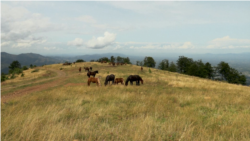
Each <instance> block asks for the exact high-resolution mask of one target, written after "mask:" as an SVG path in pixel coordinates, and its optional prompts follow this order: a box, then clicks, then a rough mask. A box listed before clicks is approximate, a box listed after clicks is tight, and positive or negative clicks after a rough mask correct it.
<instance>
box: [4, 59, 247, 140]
mask: <svg viewBox="0 0 250 141" xmlns="http://www.w3.org/2000/svg"><path fill="white" fill-rule="evenodd" d="M90 66H92V67H93V70H98V71H99V73H98V74H97V75H96V77H98V78H100V79H101V83H102V86H101V87H97V86H96V84H93V83H92V84H91V85H90V86H87V79H88V77H87V75H86V73H87V72H84V70H82V72H81V73H80V72H79V71H78V68H79V67H90ZM35 69H36V70H37V71H34V70H35ZM109 74H114V75H115V76H116V78H118V77H122V78H124V79H125V80H126V78H127V77H128V76H129V75H131V74H138V75H140V76H141V77H142V79H143V80H144V84H143V85H140V86H136V85H135V84H134V85H133V86H131V85H130V84H129V85H128V86H124V85H121V84H119V85H112V86H111V85H109V86H104V85H103V84H104V80H105V77H106V76H107V75H109ZM1 88H2V89H1V97H2V102H1V112H2V113H1V119H2V125H1V126H2V127H1V129H2V130H1V135H2V138H1V139H2V140H74V139H75V140H168V141H175V140H185V141H193V140H199V141H200V140H250V135H249V130H250V121H249V119H250V108H249V100H250V87H247V86H242V85H234V84H229V83H225V82H219V81H213V80H209V79H202V78H198V77H192V76H188V75H183V74H179V73H172V72H168V71H162V70H157V69H154V68H151V73H150V72H149V68H144V70H143V71H141V70H140V66H135V65H126V66H115V67H113V66H109V65H108V64H101V63H98V62H84V63H76V64H75V65H72V66H63V65H62V64H53V65H45V66H43V67H37V68H34V69H29V70H26V71H24V77H20V76H17V77H16V78H15V79H11V80H7V81H6V82H3V83H1Z"/></svg>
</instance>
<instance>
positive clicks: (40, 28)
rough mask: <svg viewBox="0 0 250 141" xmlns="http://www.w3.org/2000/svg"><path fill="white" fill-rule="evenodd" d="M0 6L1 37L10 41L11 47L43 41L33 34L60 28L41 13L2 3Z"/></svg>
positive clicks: (28, 45)
mask: <svg viewBox="0 0 250 141" xmlns="http://www.w3.org/2000/svg"><path fill="white" fill-rule="evenodd" d="M1 7H2V17H1V20H2V22H1V23H2V32H1V39H2V41H4V42H10V43H12V44H13V46H12V47H30V46H31V45H34V44H41V43H44V42H45V40H43V39H38V38H36V37H35V34H37V33H42V32H49V31H52V30H57V29H58V28H60V27H59V26H56V25H55V24H52V23H51V22H50V19H49V18H47V17H44V16H43V15H42V14H39V13H31V12H30V11H28V10H27V9H25V8H23V7H11V6H9V5H7V4H2V6H1Z"/></svg>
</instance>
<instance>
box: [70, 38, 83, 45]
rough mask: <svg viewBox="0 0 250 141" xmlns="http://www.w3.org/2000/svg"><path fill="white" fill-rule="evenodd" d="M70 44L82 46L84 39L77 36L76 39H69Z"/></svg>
mask: <svg viewBox="0 0 250 141" xmlns="http://www.w3.org/2000/svg"><path fill="white" fill-rule="evenodd" d="M68 45H72V46H82V45H83V40H82V39H81V38H76V39H75V40H74V41H69V42H68Z"/></svg>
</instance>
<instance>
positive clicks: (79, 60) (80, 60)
mask: <svg viewBox="0 0 250 141" xmlns="http://www.w3.org/2000/svg"><path fill="white" fill-rule="evenodd" d="M76 62H85V61H84V60H82V59H78V60H76Z"/></svg>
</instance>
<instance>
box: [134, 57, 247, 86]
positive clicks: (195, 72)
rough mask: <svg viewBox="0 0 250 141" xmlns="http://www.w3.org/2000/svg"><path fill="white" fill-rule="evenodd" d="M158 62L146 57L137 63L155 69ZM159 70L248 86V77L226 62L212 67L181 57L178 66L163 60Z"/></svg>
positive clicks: (200, 61) (207, 63)
mask: <svg viewBox="0 0 250 141" xmlns="http://www.w3.org/2000/svg"><path fill="white" fill-rule="evenodd" d="M155 64H156V62H155V61H154V59H153V57H148V56H146V57H145V58H144V60H143V61H136V65H138V66H145V67H152V68H154V67H155ZM158 69H161V70H166V71H171V72H178V73H181V74H186V75H191V76H197V77H201V78H208V79H213V80H220V81H226V82H228V83H233V84H242V85H246V76H245V75H243V74H242V73H240V72H238V71H237V70H236V69H234V68H232V67H230V66H229V64H228V63H226V62H223V61H222V62H220V63H219V64H218V65H217V66H215V67H212V65H211V64H210V63H209V62H206V63H203V62H202V60H197V61H194V60H193V59H192V58H188V57H185V56H179V59H178V60H177V62H176V64H175V63H174V62H169V60H167V59H164V60H162V61H161V62H160V63H159V65H158Z"/></svg>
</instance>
